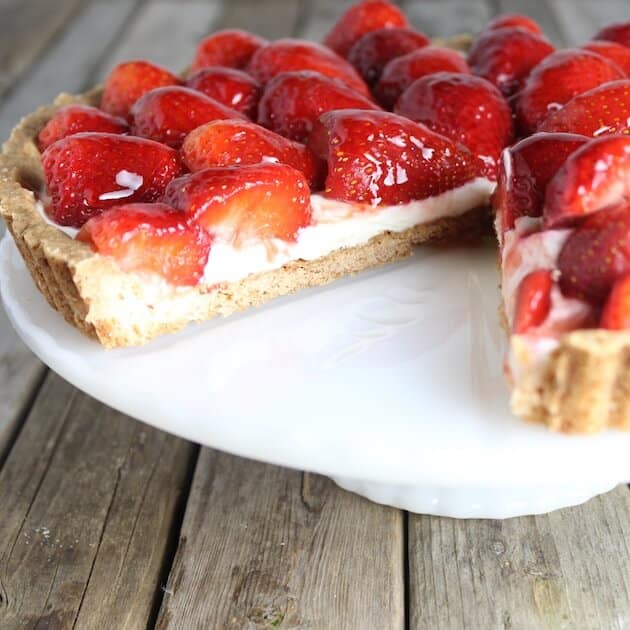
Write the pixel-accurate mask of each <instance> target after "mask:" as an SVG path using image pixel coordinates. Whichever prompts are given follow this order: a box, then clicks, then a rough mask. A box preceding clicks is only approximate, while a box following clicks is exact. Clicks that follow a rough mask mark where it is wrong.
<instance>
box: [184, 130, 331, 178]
mask: <svg viewBox="0 0 630 630" xmlns="http://www.w3.org/2000/svg"><path fill="white" fill-rule="evenodd" d="M181 153H182V157H183V158H184V162H185V163H186V166H188V168H189V169H190V170H191V171H200V170H203V169H205V168H209V167H212V166H237V165H239V164H259V163H260V162H280V163H281V164H288V165H289V166H292V167H293V168H295V169H297V170H298V171H301V172H302V173H303V174H304V177H306V179H307V180H308V183H309V185H310V186H311V188H316V187H317V186H318V185H319V184H321V183H322V181H323V174H324V173H323V171H324V164H323V163H322V162H321V161H320V160H319V159H318V158H316V157H315V155H314V154H313V152H312V151H311V150H310V149H307V148H306V147H305V146H304V145H303V144H300V143H299V142H293V141H292V140H288V139H287V138H283V137H282V136H279V135H278V134H277V133H274V132H273V131H269V130H268V129H265V128H264V127H261V126H260V125H256V124H254V123H253V122H249V121H244V120H215V121H214V122H210V123H207V124H205V125H202V126H201V127H197V129H194V130H193V131H191V132H190V133H189V134H188V135H187V136H186V140H184V144H183V146H182V150H181Z"/></svg>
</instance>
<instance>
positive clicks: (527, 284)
mask: <svg viewBox="0 0 630 630" xmlns="http://www.w3.org/2000/svg"><path fill="white" fill-rule="evenodd" d="M551 273H552V272H551V271H550V270H549V269H537V270H536V271H532V272H530V273H528V274H527V275H526V276H525V277H524V278H523V279H522V280H521V283H520V284H519V285H518V289H517V290H516V310H515V313H514V321H513V322H512V332H513V333H514V334H516V335H522V334H523V333H526V332H528V331H529V330H530V328H536V327H537V326H540V325H541V324H542V323H543V322H544V321H545V319H547V315H549V309H550V308H551V288H552V287H553V278H552V275H551Z"/></svg>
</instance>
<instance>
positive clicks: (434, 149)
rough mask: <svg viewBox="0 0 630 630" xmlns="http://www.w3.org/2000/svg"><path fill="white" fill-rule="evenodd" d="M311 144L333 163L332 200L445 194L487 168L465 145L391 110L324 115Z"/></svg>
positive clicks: (402, 199) (385, 200)
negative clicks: (484, 167)
mask: <svg viewBox="0 0 630 630" xmlns="http://www.w3.org/2000/svg"><path fill="white" fill-rule="evenodd" d="M309 145H310V146H311V147H312V148H313V150H314V151H315V153H316V155H320V156H321V157H325V158H327V159H328V176H327V178H326V195H327V196H328V197H331V198H333V199H342V200H344V201H354V202H357V203H363V204H371V205H373V206H376V205H380V204H384V205H389V204H392V205H393V204H400V203H406V202H408V201H412V200H414V199H425V198H427V197H432V196H434V195H439V194H440V193H443V192H445V191H447V190H451V189H452V188H457V187H458V186H461V185H463V184H465V183H466V182H468V181H470V180H472V179H474V178H475V177H477V176H479V173H480V170H481V166H482V165H481V164H480V163H479V160H478V159H477V158H476V157H475V156H474V155H473V154H472V153H470V152H469V151H468V150H467V149H466V148H465V147H462V146H461V145H458V144H457V143H455V142H453V141H452V140H449V139H448V138H445V137H443V136H440V135H438V134H436V133H434V132H433V131H431V130H430V129H428V128H427V127H425V126H424V125H420V124H418V123H415V122H413V121H411V120H408V119H407V118H403V117H402V116H396V115H395V114H390V113H388V112H378V111H360V110H352V109H346V110H337V111H332V112H327V113H326V114H322V116H321V117H320V119H319V122H318V124H317V125H316V126H315V128H314V129H313V133H312V134H311V138H310V140H309Z"/></svg>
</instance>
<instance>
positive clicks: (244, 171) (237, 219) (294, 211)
mask: <svg viewBox="0 0 630 630" xmlns="http://www.w3.org/2000/svg"><path fill="white" fill-rule="evenodd" d="M164 200H165V201H166V202H167V203H170V204H171V205H172V206H173V207H175V208H178V209H179V210H183V211H184V212H185V213H186V214H187V215H188V217H190V218H191V219H192V220H193V221H195V222H197V223H199V224H200V225H201V226H202V227H203V228H205V229H206V230H208V232H210V233H211V234H212V235H214V236H216V238H217V239H220V240H222V241H227V242H230V243H233V244H235V245H237V246H238V245H240V244H242V243H243V242H245V241H247V240H249V239H262V240H268V239H274V238H278V239H282V240H285V241H294V240H295V238H296V235H297V231H298V230H299V229H300V228H301V227H304V226H306V225H308V224H309V223H310V221H311V204H310V196H309V190H308V183H307V181H306V179H304V175H302V173H300V172H299V171H296V170H295V169H294V168H291V167H290V166H287V165H286V164H254V165H247V166H238V167H234V166H225V167H215V168H208V169H206V170H203V171H198V172H196V173H192V174H190V175H184V176H183V177H180V178H178V179H176V180H173V181H172V182H171V183H170V184H169V186H168V188H167V189H166V194H165V196H164Z"/></svg>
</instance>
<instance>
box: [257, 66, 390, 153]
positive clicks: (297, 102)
mask: <svg viewBox="0 0 630 630" xmlns="http://www.w3.org/2000/svg"><path fill="white" fill-rule="evenodd" d="M333 109H379V107H378V105H376V104H375V103H374V102H372V101H371V100H370V99H369V98H367V97H365V96H363V95H362V94H359V93H358V92H356V91H354V90H352V89H351V88H349V87H348V86H347V85H345V84H344V83H342V82H341V81H337V80H336V79H331V78H329V77H325V76H324V75H322V74H319V73H318V72H309V71H302V72H283V73H282V74H279V75H278V76H277V77H275V78H273V79H272V80H271V81H270V82H269V83H268V84H267V86H266V88H265V91H264V93H263V96H262V98H261V99H260V103H259V106H258V122H259V123H260V124H261V125H264V126H265V127H268V128H269V129H271V130H273V131H275V132H276V133H279V134H281V135H283V136H286V137H287V138H290V139H291V140H297V141H298V142H306V141H307V140H308V136H309V134H310V133H311V129H312V128H313V124H314V123H315V121H316V120H317V119H318V118H319V117H320V116H321V115H322V114H323V113H324V112H329V111H331V110H333Z"/></svg>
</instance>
